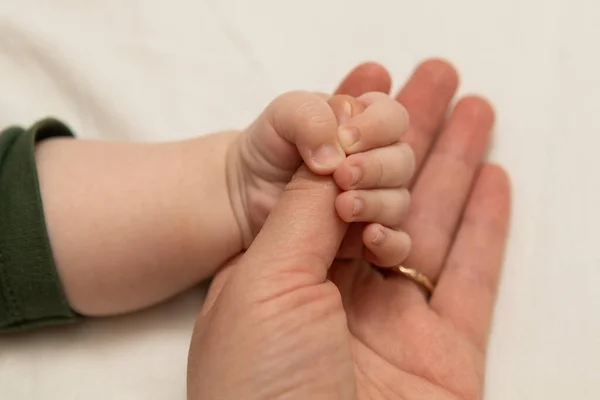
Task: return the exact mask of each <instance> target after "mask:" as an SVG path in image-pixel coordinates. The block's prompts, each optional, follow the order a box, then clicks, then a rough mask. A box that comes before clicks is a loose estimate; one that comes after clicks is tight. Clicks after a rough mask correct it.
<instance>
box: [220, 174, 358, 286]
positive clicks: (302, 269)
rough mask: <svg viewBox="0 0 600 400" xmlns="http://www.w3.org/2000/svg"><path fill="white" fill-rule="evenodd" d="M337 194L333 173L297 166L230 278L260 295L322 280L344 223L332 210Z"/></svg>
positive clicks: (315, 283)
mask: <svg viewBox="0 0 600 400" xmlns="http://www.w3.org/2000/svg"><path fill="white" fill-rule="evenodd" d="M338 194H339V188H338V186H337V185H336V184H335V182H333V179H332V178H331V177H322V176H317V175H315V174H313V173H311V172H310V171H309V170H308V169H307V168H306V167H301V168H300V170H299V171H298V173H296V175H294V177H293V178H292V180H291V182H290V183H289V184H288V185H287V187H286V190H285V191H284V192H283V193H282V195H281V196H280V198H279V201H278V202H277V204H276V206H275V208H274V209H273V210H272V211H271V213H270V214H269V217H268V218H267V221H266V222H265V224H264V226H263V228H262V229H261V231H260V233H259V234H258V236H257V237H256V239H255V240H254V242H253V243H252V245H251V246H250V247H249V248H248V250H247V251H246V254H245V255H244V257H243V259H242V261H241V262H240V265H239V266H238V268H237V269H236V274H234V276H232V277H231V278H230V280H231V279H234V278H237V279H238V282H239V284H240V285H242V286H243V287H252V288H253V289H252V291H253V292H254V294H255V295H258V296H259V297H260V298H272V297H275V296H278V295H279V294H283V293H289V292H291V291H293V290H295V289H298V288H300V287H306V286H311V285H317V284H321V283H323V282H324V281H325V280H326V278H327V271H328V269H329V267H330V266H331V263H332V261H333V259H334V258H335V255H336V252H337V250H338V248H339V246H340V243H341V241H342V238H343V237H344V234H345V232H346V229H347V227H348V225H347V224H346V223H345V222H343V221H342V220H341V219H340V218H339V217H338V215H337V212H336V210H335V206H334V202H335V198H336V196H337V195H338Z"/></svg>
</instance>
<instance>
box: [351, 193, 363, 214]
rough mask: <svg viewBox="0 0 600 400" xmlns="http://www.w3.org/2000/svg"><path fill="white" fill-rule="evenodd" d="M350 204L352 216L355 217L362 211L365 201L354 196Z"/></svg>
mask: <svg viewBox="0 0 600 400" xmlns="http://www.w3.org/2000/svg"><path fill="white" fill-rule="evenodd" d="M352 206H353V208H352V216H353V217H356V216H357V215H359V214H360V213H361V212H362V210H363V208H364V207H365V203H364V202H363V201H362V200H361V199H359V198H355V199H354V200H353V202H352Z"/></svg>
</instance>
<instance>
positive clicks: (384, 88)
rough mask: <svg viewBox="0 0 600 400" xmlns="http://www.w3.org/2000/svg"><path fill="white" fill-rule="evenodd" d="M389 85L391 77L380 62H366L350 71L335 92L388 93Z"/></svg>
mask: <svg viewBox="0 0 600 400" xmlns="http://www.w3.org/2000/svg"><path fill="white" fill-rule="evenodd" d="M391 87H392V78H391V77H390V74H389V72H388V71H387V70H386V69H385V68H384V67H382V66H381V65H380V64H377V63H374V62H368V63H364V64H360V65H359V66H357V67H355V68H354V69H353V70H352V71H350V72H349V73H348V75H346V77H345V78H344V79H343V80H342V83H340V86H339V87H338V88H337V90H336V91H335V93H336V94H347V95H350V96H353V97H358V96H360V95H362V94H364V93H368V92H382V93H389V92H390V89H391Z"/></svg>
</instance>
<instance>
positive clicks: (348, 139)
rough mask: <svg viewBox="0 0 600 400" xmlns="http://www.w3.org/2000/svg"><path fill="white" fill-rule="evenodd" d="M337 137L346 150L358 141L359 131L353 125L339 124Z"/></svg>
mask: <svg viewBox="0 0 600 400" xmlns="http://www.w3.org/2000/svg"><path fill="white" fill-rule="evenodd" d="M338 137H339V140H340V144H341V145H342V147H343V148H344V149H346V150H347V149H348V148H349V147H351V146H353V145H354V144H355V143H356V142H358V140H359V139H360V132H359V131H358V129H357V128H355V127H353V126H340V128H339V131H338Z"/></svg>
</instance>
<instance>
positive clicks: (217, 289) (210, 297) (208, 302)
mask: <svg viewBox="0 0 600 400" xmlns="http://www.w3.org/2000/svg"><path fill="white" fill-rule="evenodd" d="M242 256H243V254H239V255H237V256H235V257H234V258H233V259H231V260H230V261H229V262H228V263H227V265H225V266H224V267H223V268H221V270H220V271H219V272H217V274H216V275H215V277H214V278H213V280H212V282H211V283H210V287H209V288H208V293H207V294H206V298H205V299H204V304H202V311H201V312H200V315H202V316H206V315H208V313H209V312H210V310H212V308H213V306H214V304H215V302H216V301H217V298H218V297H219V294H221V290H223V287H224V286H225V284H226V283H227V279H229V275H231V273H232V272H233V268H235V266H236V265H237V264H239V262H240V260H241V259H242Z"/></svg>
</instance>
